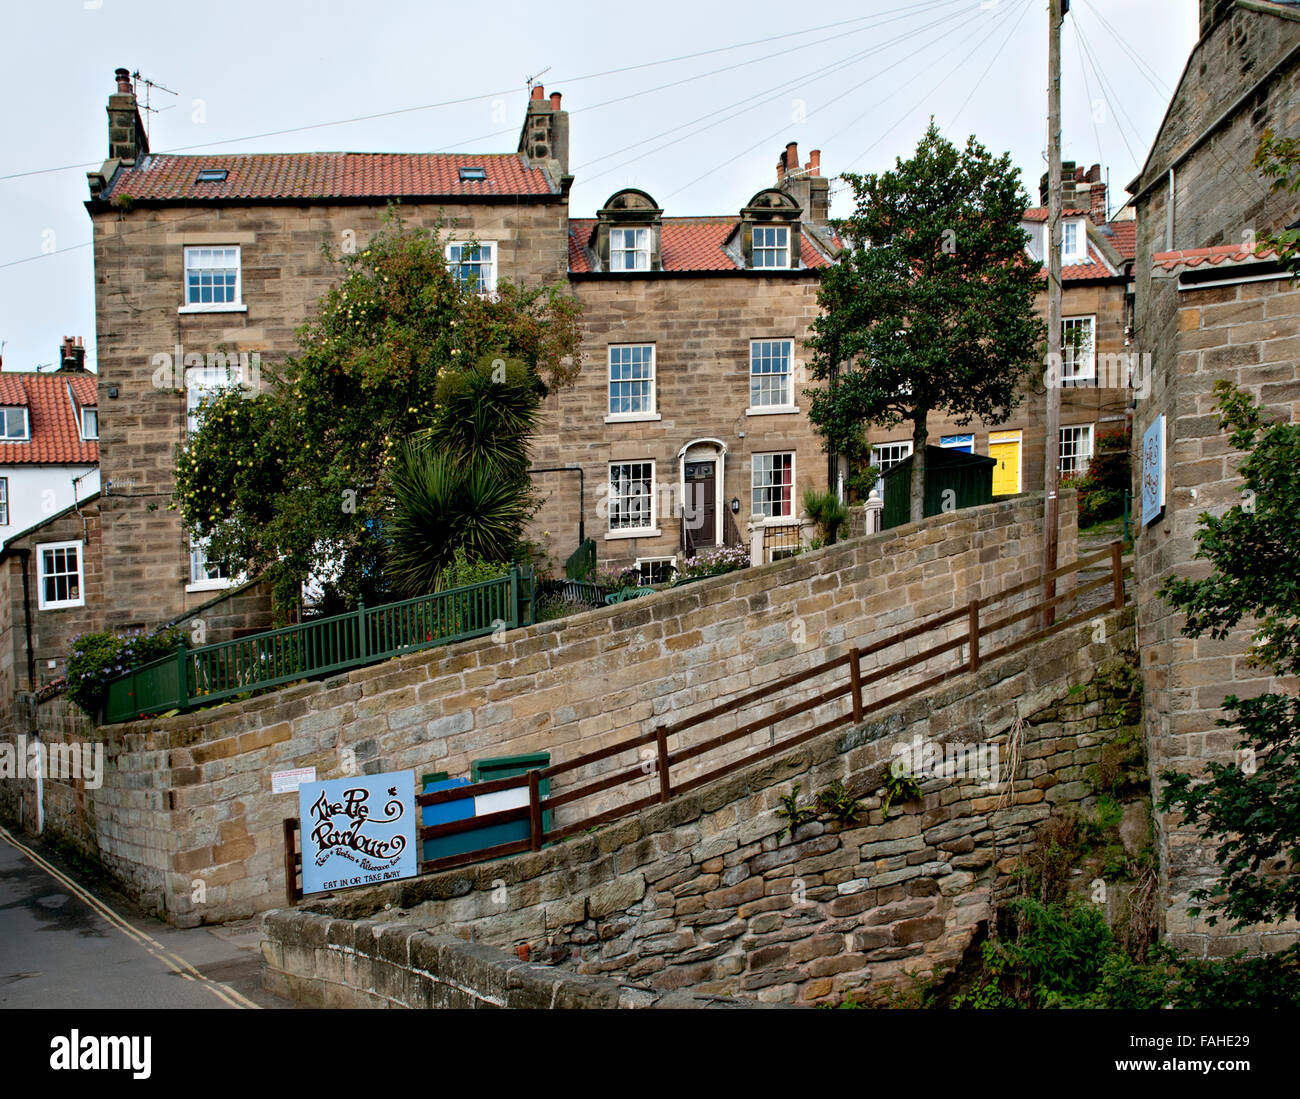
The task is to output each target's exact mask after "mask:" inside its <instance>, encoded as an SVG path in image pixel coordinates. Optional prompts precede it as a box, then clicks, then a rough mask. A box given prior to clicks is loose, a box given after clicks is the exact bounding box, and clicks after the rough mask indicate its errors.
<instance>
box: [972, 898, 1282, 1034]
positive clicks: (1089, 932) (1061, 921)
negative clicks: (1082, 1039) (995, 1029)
mask: <svg viewBox="0 0 1300 1099" xmlns="http://www.w3.org/2000/svg"><path fill="white" fill-rule="evenodd" d="M1009 908H1010V914H1011V915H1012V917H1013V918H1012V921H1011V923H1012V927H1011V929H1010V932H1011V933H1010V934H1009V935H1008V936H1007V937H1006V938H1004V939H999V940H990V941H988V942H986V943H984V944H983V947H982V953H983V958H982V968H981V971H980V973H979V976H978V978H977V980H976V983H975V986H974V987H973V988H972V989H971V991H969V992H965V993H962V994H961V995H959V996H955V997H954V998H953V999H952V1001H951V1006H952V1007H955V1008H1003V1007H1035V1008H1104V1009H1107V1010H1120V1009H1129V1010H1150V1009H1152V1008H1165V1007H1173V1008H1202V1009H1204V1008H1219V1009H1232V1008H1254V1009H1259V1008H1296V1007H1300V945H1297V946H1293V947H1290V948H1289V949H1287V950H1284V951H1280V952H1278V953H1275V954H1266V955H1263V956H1261V957H1256V958H1247V957H1245V956H1244V955H1243V954H1237V955H1235V956H1233V957H1230V958H1223V959H1215V960H1213V961H1206V960H1202V959H1199V958H1180V957H1179V956H1178V955H1177V953H1176V952H1175V951H1174V950H1172V949H1171V948H1170V947H1168V946H1165V945H1163V944H1159V943H1157V944H1156V945H1154V946H1152V947H1151V948H1150V949H1149V951H1148V953H1147V959H1146V961H1135V960H1134V959H1133V958H1131V957H1130V956H1129V955H1128V954H1127V953H1126V952H1125V951H1124V949H1123V947H1122V946H1121V945H1120V943H1119V942H1118V941H1117V940H1116V939H1115V937H1114V935H1113V934H1112V932H1111V929H1110V927H1109V926H1108V925H1107V923H1106V919H1105V916H1104V914H1103V912H1102V910H1101V908H1099V907H1097V906H1095V905H1092V904H1089V903H1087V902H1085V901H1081V900H1077V899H1071V900H1067V901H1063V902H1053V903H1050V904H1043V903H1041V902H1040V901H1037V900H1035V899H1033V898H1032V897H1021V898H1019V899H1017V900H1015V901H1013V902H1012V903H1011V905H1010V906H1009Z"/></svg>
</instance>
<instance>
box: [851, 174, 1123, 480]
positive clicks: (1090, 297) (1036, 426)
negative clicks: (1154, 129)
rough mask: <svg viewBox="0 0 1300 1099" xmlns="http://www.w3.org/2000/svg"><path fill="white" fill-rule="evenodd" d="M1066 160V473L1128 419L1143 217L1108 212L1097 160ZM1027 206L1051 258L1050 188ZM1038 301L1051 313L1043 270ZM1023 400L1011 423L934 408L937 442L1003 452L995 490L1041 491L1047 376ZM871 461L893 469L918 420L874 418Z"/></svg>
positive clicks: (1034, 250) (1031, 245) (1042, 250)
mask: <svg viewBox="0 0 1300 1099" xmlns="http://www.w3.org/2000/svg"><path fill="white" fill-rule="evenodd" d="M1062 167H1063V175H1064V179H1063V190H1064V195H1063V210H1062V219H1061V225H1062V264H1061V289H1062V294H1061V336H1062V338H1061V348H1062V381H1063V387H1062V390H1061V475H1062V477H1063V478H1071V477H1077V476H1080V475H1082V474H1083V473H1085V472H1086V471H1087V469H1088V463H1089V462H1090V460H1091V459H1092V457H1093V455H1094V454H1095V453H1096V452H1097V447H1098V444H1099V441H1100V440H1104V439H1105V437H1106V436H1107V435H1108V434H1111V433H1115V432H1122V431H1124V430H1125V429H1126V428H1127V426H1128V421H1129V415H1130V413H1129V406H1130V397H1131V393H1130V386H1129V381H1130V379H1132V380H1135V381H1140V370H1141V367H1140V363H1139V364H1137V365H1136V366H1135V365H1134V364H1132V363H1131V362H1130V360H1129V358H1128V357H1129V356H1130V355H1131V354H1132V353H1133V351H1134V347H1133V346H1132V342H1131V330H1130V329H1131V321H1132V261H1133V240H1134V236H1135V226H1136V222H1135V221H1134V219H1133V212H1132V210H1131V208H1126V209H1124V210H1122V211H1121V212H1120V213H1119V214H1117V215H1116V216H1115V217H1114V218H1112V217H1111V216H1110V213H1109V209H1108V200H1107V187H1106V183H1105V182H1104V181H1103V179H1102V173H1101V167H1100V165H1096V164H1094V165H1093V166H1092V167H1091V168H1089V169H1086V170H1085V169H1084V168H1082V167H1076V166H1075V165H1074V164H1071V163H1068V162H1067V163H1066V164H1065V165H1063V166H1062ZM1040 200H1041V202H1042V205H1041V206H1036V207H1030V208H1029V209H1028V210H1026V211H1025V214H1024V219H1023V220H1022V222H1021V227H1022V228H1023V229H1024V230H1025V232H1026V234H1027V235H1028V236H1029V242H1028V244H1027V245H1026V251H1027V252H1028V253H1029V255H1031V256H1032V257H1033V258H1034V259H1036V260H1039V261H1042V262H1046V255H1047V252H1046V233H1047V195H1046V177H1044V180H1043V193H1042V194H1041V196H1040ZM1042 279H1043V284H1044V289H1043V292H1042V294H1040V295H1039V298H1038V303H1037V308H1038V312H1039V314H1040V315H1041V316H1042V317H1043V318H1044V319H1045V318H1046V316H1047V290H1046V281H1047V276H1046V273H1044V274H1043V276H1042ZM1023 392H1024V399H1023V400H1022V402H1021V403H1020V405H1019V406H1018V407H1017V408H1016V409H1015V410H1014V412H1013V413H1012V414H1011V416H1010V417H1009V418H1008V419H1007V420H1006V422H1005V423H1000V424H990V423H985V422H984V421H983V420H980V419H978V418H977V419H975V420H973V421H971V422H970V423H967V424H960V423H957V422H956V421H955V420H953V419H952V418H950V417H947V416H944V415H942V414H939V413H935V414H933V415H932V416H931V417H930V418H929V420H928V421H927V425H926V426H927V428H928V429H929V432H930V443H931V445H934V444H935V443H938V445H940V446H944V447H954V448H957V449H960V450H965V451H968V452H970V453H975V454H986V455H988V456H990V457H993V458H996V459H998V464H997V466H996V467H995V469H994V474H993V493H994V495H1006V494H1011V493H1017V492H1042V491H1043V478H1044V473H1045V468H1044V466H1045V459H1044V439H1045V425H1046V419H1047V405H1046V389H1045V388H1044V379H1043V377H1042V376H1041V375H1040V376H1038V377H1033V378H1030V379H1028V381H1027V382H1026V385H1025V389H1024V390H1023ZM867 440H868V442H869V443H870V444H871V447H872V458H871V460H872V464H873V465H877V466H879V467H880V468H881V470H882V471H883V470H886V469H889V468H890V467H891V466H894V465H896V464H898V463H899V462H901V461H902V460H903V459H905V458H906V457H908V456H909V455H910V454H911V453H912V438H911V425H910V424H909V423H902V424H899V425H897V426H896V427H893V428H880V427H872V428H870V429H869V430H868V432H867Z"/></svg>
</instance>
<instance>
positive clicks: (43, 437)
mask: <svg viewBox="0 0 1300 1099" xmlns="http://www.w3.org/2000/svg"><path fill="white" fill-rule="evenodd" d="M85 356H86V349H85V347H83V346H82V343H81V340H80V338H73V337H71V336H69V337H67V338H65V339H64V341H63V343H62V345H60V347H59V365H58V367H57V368H56V369H55V370H53V371H40V370H36V371H15V370H6V371H5V372H4V373H0V543H4V542H7V541H9V540H10V539H11V538H14V537H17V536H18V535H20V534H22V532H24V531H26V530H27V529H28V528H30V527H34V526H35V525H36V524H38V523H40V522H41V521H42V520H44V519H48V518H49V517H50V516H51V515H53V514H54V513H55V512H59V511H63V510H64V509H65V508H68V507H71V506H72V505H73V504H76V503H79V502H80V501H82V500H85V499H86V498H87V497H90V496H93V495H94V494H95V493H96V492H98V491H99V464H98V463H99V410H98V407H97V404H96V401H97V397H96V392H95V376H94V375H93V374H91V373H90V371H88V370H87V369H86V368H85Z"/></svg>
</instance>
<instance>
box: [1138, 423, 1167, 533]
mask: <svg viewBox="0 0 1300 1099" xmlns="http://www.w3.org/2000/svg"><path fill="white" fill-rule="evenodd" d="M1141 488H1142V525H1143V526H1144V527H1146V526H1150V525H1151V524H1152V523H1154V522H1155V521H1156V520H1157V519H1159V518H1160V516H1161V514H1163V512H1164V510H1165V418H1164V416H1157V417H1156V418H1155V420H1153V421H1152V423H1151V426H1150V427H1148V428H1147V429H1146V432H1145V433H1144V434H1143V436H1142V482H1141Z"/></svg>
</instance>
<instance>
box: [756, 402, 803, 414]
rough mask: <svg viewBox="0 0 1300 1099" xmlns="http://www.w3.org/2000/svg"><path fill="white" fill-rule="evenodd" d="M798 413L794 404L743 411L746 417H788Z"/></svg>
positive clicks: (765, 406)
mask: <svg viewBox="0 0 1300 1099" xmlns="http://www.w3.org/2000/svg"><path fill="white" fill-rule="evenodd" d="M798 411H799V406H798V405H794V404H782V405H764V406H761V407H759V408H747V409H745V415H746V416H788V415H791V414H792V413H796V412H798Z"/></svg>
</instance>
